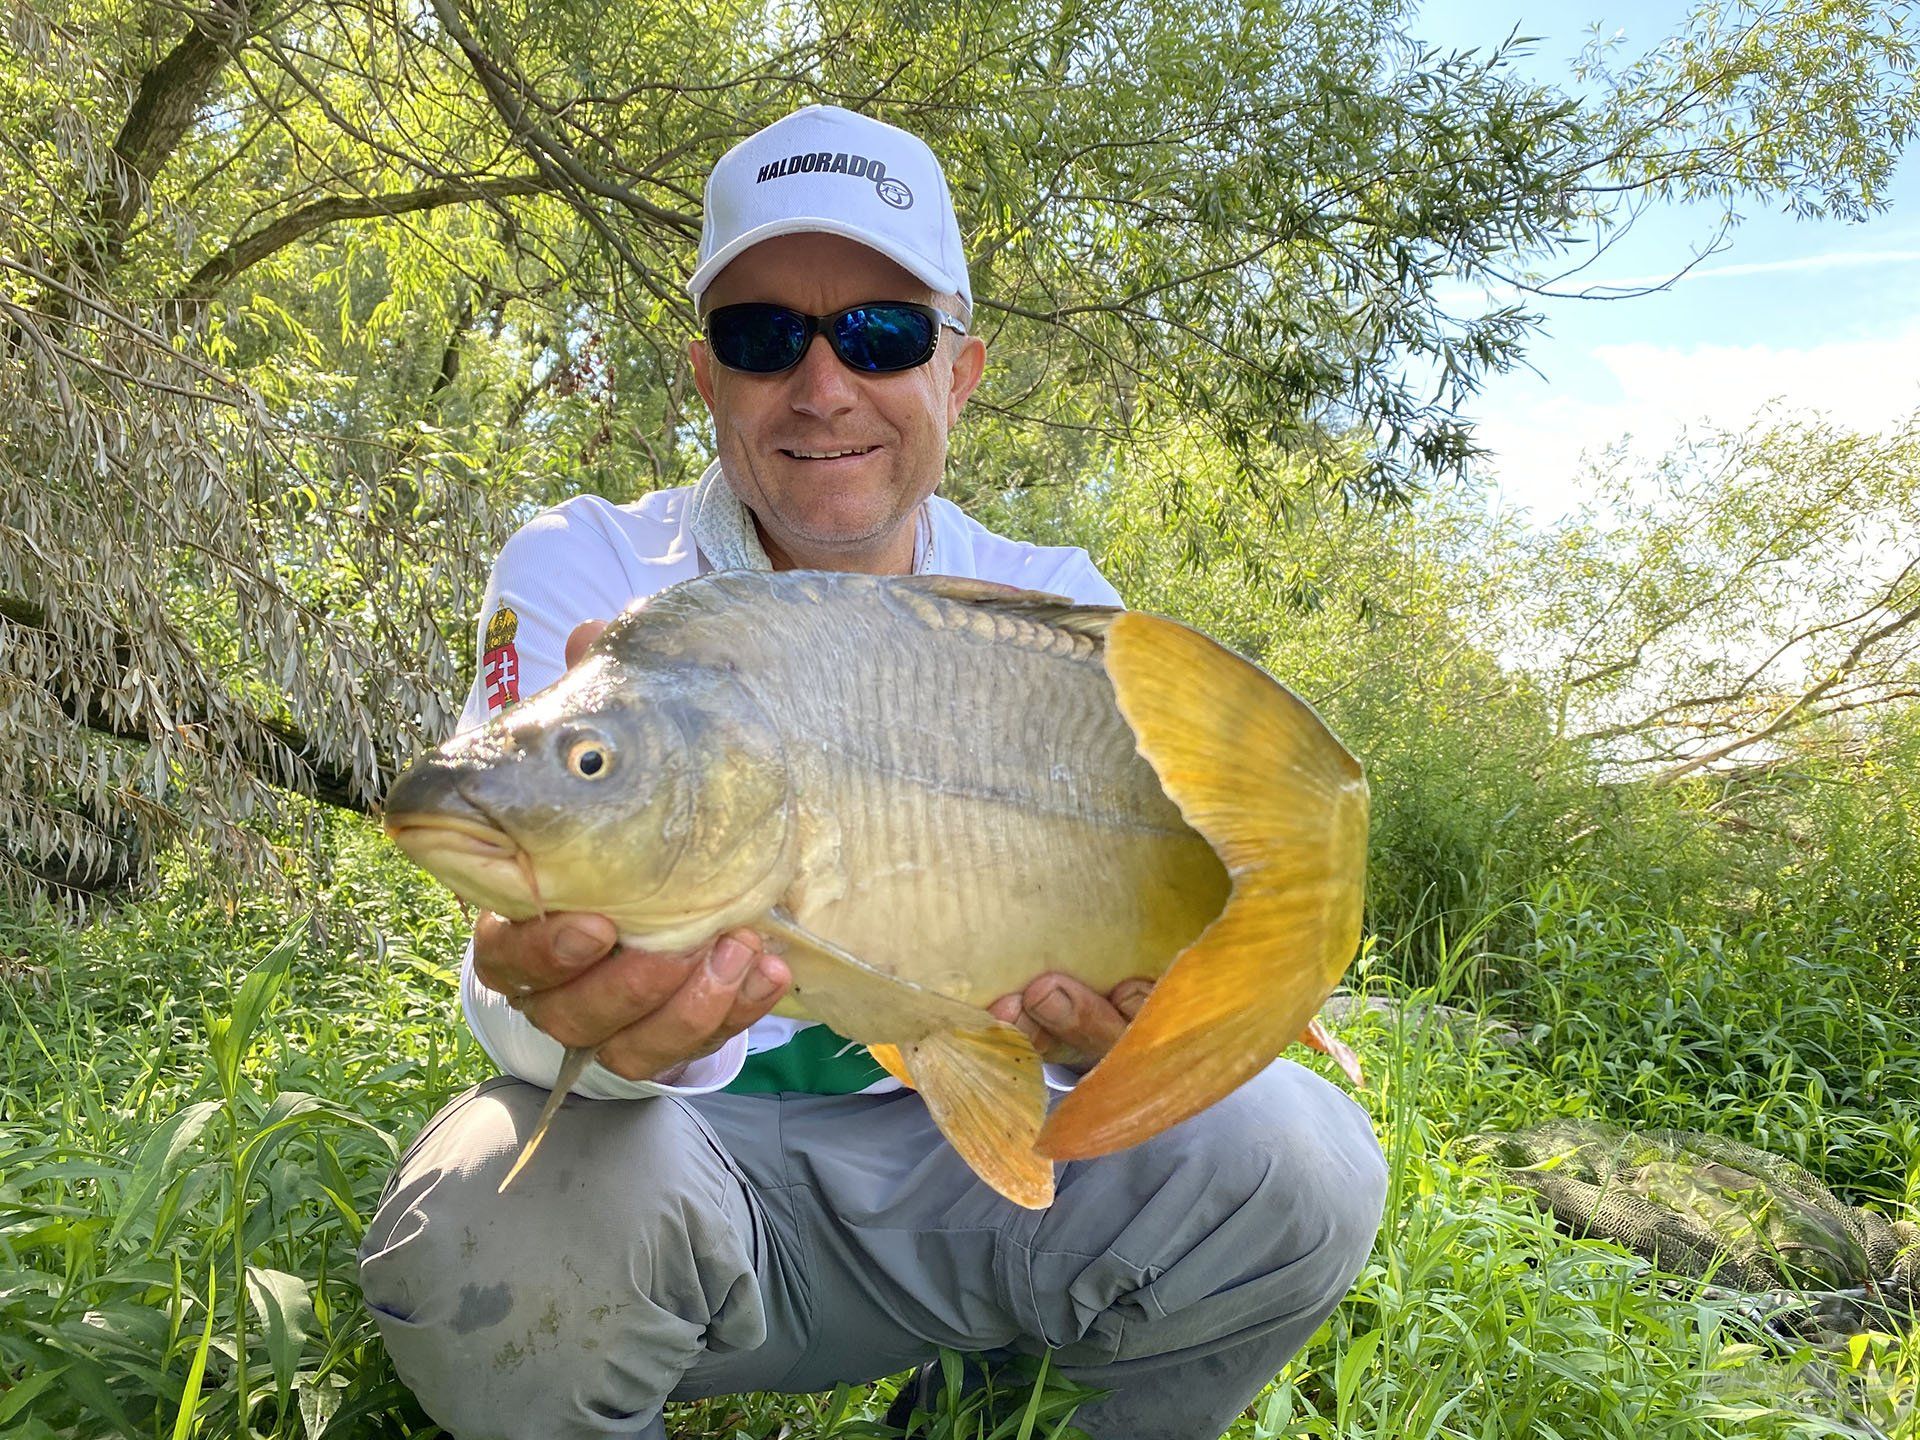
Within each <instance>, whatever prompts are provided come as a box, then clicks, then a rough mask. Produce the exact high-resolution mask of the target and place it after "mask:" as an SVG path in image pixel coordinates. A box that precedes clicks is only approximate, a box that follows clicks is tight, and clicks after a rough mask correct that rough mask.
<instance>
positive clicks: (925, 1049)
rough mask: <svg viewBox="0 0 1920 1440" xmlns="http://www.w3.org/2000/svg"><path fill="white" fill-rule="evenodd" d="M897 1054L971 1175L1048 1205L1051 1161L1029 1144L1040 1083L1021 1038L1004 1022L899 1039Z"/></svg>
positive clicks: (1030, 1202) (1040, 1103) (1022, 1200)
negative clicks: (987, 1027)
mask: <svg viewBox="0 0 1920 1440" xmlns="http://www.w3.org/2000/svg"><path fill="white" fill-rule="evenodd" d="M869 1048H877V1049H891V1048H892V1047H891V1046H879V1047H869ZM902 1052H904V1053H905V1056H906V1065H905V1066H904V1067H903V1068H905V1069H906V1070H908V1071H910V1072H911V1074H912V1076H913V1079H912V1081H911V1082H910V1083H911V1084H912V1085H913V1087H914V1088H915V1089H916V1090H918V1091H919V1092H920V1094H921V1096H922V1098H924V1099H925V1100H926V1102H927V1110H928V1111H929V1113H931V1114H932V1116H933V1123H934V1124H936V1125H938V1126H939V1127H940V1133H941V1134H942V1135H944V1136H946V1137H947V1143H948V1144H950V1145H952V1146H953V1148H954V1149H955V1150H957V1151H959V1152H960V1158H961V1159H962V1160H965V1161H966V1162H967V1164H969V1165H970V1166H972V1167H973V1172H974V1174H976V1175H978V1176H979V1177H980V1178H981V1179H982V1180H984V1181H986V1182H987V1184H989V1185H991V1186H992V1187H993V1188H994V1189H995V1190H997V1191H999V1192H1000V1193H1001V1194H1002V1195H1004V1196H1006V1197H1007V1199H1009V1200H1011V1201H1013V1203H1014V1204H1016V1205H1024V1206H1026V1207H1027V1208H1028V1209H1029V1210H1044V1209H1046V1208H1047V1206H1049V1205H1051V1204H1052V1203H1053V1165H1052V1163H1051V1162H1049V1161H1047V1160H1045V1159H1043V1158H1042V1157H1041V1156H1040V1155H1039V1154H1037V1153H1036V1152H1035V1151H1034V1148H1033V1145H1034V1141H1035V1139H1036V1138H1037V1137H1038V1136H1039V1134H1040V1123H1041V1121H1042V1120H1044V1119H1045V1118H1046V1113H1047V1084H1046V1080H1045V1078H1044V1076H1043V1075H1042V1072H1041V1068H1040V1056H1039V1054H1038V1053H1037V1052H1036V1051H1035V1050H1034V1048H1033V1045H1032V1043H1031V1042H1030V1041H1028V1039H1027V1037H1026V1036H1025V1035H1022V1034H1021V1033H1020V1032H1019V1031H1018V1030H1016V1029H1014V1028H1013V1026H1011V1025H997V1026H995V1027H994V1028H993V1029H991V1030H964V1031H961V1030H949V1031H946V1032H944V1033H942V1034H939V1035H929V1036H928V1037H927V1038H926V1039H924V1040H916V1041H914V1042H913V1043H912V1044H910V1045H903V1046H902V1047H900V1050H899V1051H896V1052H895V1055H896V1057H897V1056H898V1055H899V1054H900V1053H902ZM880 1063H881V1064H882V1065H886V1068H887V1069H889V1070H892V1069H893V1067H892V1066H891V1065H887V1062H886V1060H885V1059H882V1060H881V1061H880ZM895 1073H896V1074H898V1073H899V1072H895ZM899 1078H900V1079H902V1080H905V1079H906V1076H905V1075H900V1076H899Z"/></svg>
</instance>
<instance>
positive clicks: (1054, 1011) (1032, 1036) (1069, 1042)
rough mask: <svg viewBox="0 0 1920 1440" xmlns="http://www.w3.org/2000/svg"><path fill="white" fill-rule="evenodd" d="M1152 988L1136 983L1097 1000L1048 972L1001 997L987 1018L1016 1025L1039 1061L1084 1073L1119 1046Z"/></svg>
mask: <svg viewBox="0 0 1920 1440" xmlns="http://www.w3.org/2000/svg"><path fill="white" fill-rule="evenodd" d="M1152 989H1153V981H1151V980H1143V979H1139V978H1135V979H1132V980H1122V981H1121V982H1120V983H1119V984H1118V985H1116V986H1114V987H1113V989H1112V990H1111V991H1109V992H1108V993H1107V994H1105V995H1102V994H1100V993H1099V992H1098V991H1097V990H1091V989H1089V988H1088V987H1087V986H1085V985H1083V984H1081V983H1080V982H1079V981H1078V980H1076V979H1074V978H1073V977H1072V976H1071V975H1060V974H1055V973H1048V974H1045V975H1042V976H1040V977H1039V978H1038V979H1036V980H1034V981H1033V982H1032V983H1031V984H1029V985H1028V986H1027V988H1026V989H1025V990H1023V991H1021V992H1020V993H1019V994H1017V995H1002V996H1001V997H1000V998H999V999H998V1000H996V1001H994V1002H993V1003H992V1004H991V1005H989V1006H988V1007H987V1013H988V1014H989V1015H991V1016H993V1018H994V1019H996V1020H1004V1021H1006V1022H1007V1023H1008V1024H1009V1025H1017V1026H1019V1027H1020V1029H1021V1031H1022V1032H1023V1033H1024V1034H1025V1035H1026V1037H1027V1038H1028V1039H1029V1040H1031V1041H1032V1042H1033V1048H1034V1049H1036V1050H1038V1051H1039V1052H1040V1058H1041V1059H1042V1060H1045V1061H1046V1062H1048V1063H1049V1064H1052V1065H1065V1066H1066V1067H1067V1068H1068V1069H1070V1070H1080V1071H1086V1070H1090V1069H1092V1068H1093V1067H1094V1066H1095V1065H1096V1064H1098V1063H1099V1061H1100V1060H1101V1059H1102V1058H1103V1057H1104V1056H1105V1055H1106V1053H1107V1052H1108V1051H1109V1050H1111V1049H1112V1048H1113V1047H1114V1045H1115V1044H1116V1043H1118V1041H1119V1039H1120V1036H1121V1034H1122V1032H1124V1031H1125V1030H1126V1028H1127V1026H1128V1024H1130V1023H1131V1022H1132V1020H1133V1017H1134V1016H1135V1015H1137V1014H1139V1013H1140V1006H1141V1005H1142V1004H1143V1003H1145V1001H1146V998H1147V992H1148V991H1150V990H1152Z"/></svg>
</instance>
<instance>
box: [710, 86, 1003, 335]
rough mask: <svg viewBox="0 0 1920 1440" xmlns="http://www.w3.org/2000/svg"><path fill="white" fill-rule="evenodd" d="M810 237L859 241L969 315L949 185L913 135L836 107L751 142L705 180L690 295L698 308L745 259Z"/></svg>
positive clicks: (805, 114) (792, 119) (798, 115)
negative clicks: (752, 250)
mask: <svg viewBox="0 0 1920 1440" xmlns="http://www.w3.org/2000/svg"><path fill="white" fill-rule="evenodd" d="M805 231H821V232H824V233H826V234H828V235H844V236H846V237H847V239H849V240H857V241H859V242H860V243H861V244H862V245H866V246H869V247H871V248H872V249H875V250H878V251H879V252H880V253H881V254H882V255H885V256H886V257H887V258H888V259H890V260H892V261H894V262H895V263H897V264H899V265H901V266H903V267H904V268H905V269H907V270H910V271H911V272H912V273H913V274H914V275H915V276H917V277H918V278H919V279H921V280H924V281H925V282H926V283H927V285H928V286H929V287H930V288H932V289H933V290H935V291H937V292H940V293H942V294H944V293H948V292H952V293H954V294H957V295H958V296H959V297H960V298H961V299H962V300H964V301H966V303H967V310H968V312H969V313H971V312H972V310H973V287H972V285H971V283H970V282H969V281H968V279H967V257H966V256H965V255H964V254H963V253H962V252H961V248H960V221H959V219H958V218H957V217H956V216H955V215H954V213H953V196H952V194H951V193H950V192H949V191H948V189H947V177H946V176H945V175H944V174H942V173H941V170H940V162H939V161H938V160H936V159H935V158H934V154H933V151H932V150H930V149H928V148H927V142H926V141H924V140H922V139H921V138H920V137H919V136H917V135H909V134H908V133H907V132H906V131H905V130H901V129H899V128H898V127H896V126H893V125H888V124H886V123H885V122H884V121H880V120H874V119H871V118H869V117H868V116H865V115H856V114H855V113H854V112H853V111H851V110H843V109H841V108H840V107H839V106H838V105H809V106H807V107H806V108H805V109H803V110H796V111H794V112H793V114H791V115H789V116H787V117H786V118H785V119H783V120H776V121H774V122H773V124H771V125H769V126H767V127H766V128H765V129H764V130H758V131H756V132H754V133H753V134H752V135H749V136H748V137H747V138H746V139H744V140H742V141H741V142H740V143H739V144H738V145H736V146H734V147H733V148H732V149H731V150H729V151H727V153H726V154H724V155H722V156H721V157H720V160H719V163H718V164H716V165H715V166H714V167H713V174H712V175H710V176H708V177H707V206H706V216H705V219H704V221H703V223H702V225H701V227H700V262H699V265H698V267H697V268H696V269H695V270H694V272H693V278H692V279H691V280H689V281H688V282H687V292H688V293H689V294H691V295H692V296H693V298H694V299H695V300H696V301H697V300H698V299H699V298H700V296H701V294H702V292H704V291H705V290H706V288H707V286H709V285H711V284H712V283H713V277H714V276H716V275H718V274H719V273H720V272H721V271H722V270H724V269H725V268H726V267H727V265H728V264H729V263H730V262H731V261H732V260H733V258H734V257H735V256H736V255H738V254H739V253H740V252H741V251H743V250H745V249H747V248H748V247H749V246H752V245H758V244H759V243H760V242H761V241H762V240H771V239H772V238H773V237H774V236H776V235H795V234H799V233H802V232H805Z"/></svg>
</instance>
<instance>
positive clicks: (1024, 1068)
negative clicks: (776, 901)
mask: <svg viewBox="0 0 1920 1440" xmlns="http://www.w3.org/2000/svg"><path fill="white" fill-rule="evenodd" d="M758 926H759V929H760V931H761V932H762V933H763V934H765V935H766V936H767V937H768V938H769V939H773V940H777V941H779V942H780V944H781V946H782V950H781V958H782V959H784V960H785V961H786V963H787V968H788V969H789V970H790V971H792V972H793V981H794V984H793V998H794V999H795V1000H796V1001H797V1002H798V1008H800V1009H802V1010H804V1011H806V1012H807V1013H808V1014H809V1015H811V1016H812V1017H813V1018H814V1019H816V1020H818V1021H820V1022H821V1023H823V1024H825V1025H827V1026H829V1027H831V1028H832V1029H833V1030H834V1031H836V1032H837V1033H839V1034H841V1035H844V1036H846V1037H847V1039H849V1040H857V1041H859V1042H860V1043H861V1044H863V1045H865V1046H866V1047H867V1049H868V1050H870V1051H871V1052H872V1053H873V1058H874V1059H876V1060H878V1061H879V1062H880V1065H881V1067H882V1068H883V1069H885V1070H886V1071H887V1072H888V1073H889V1074H891V1075H892V1076H893V1077H894V1078H895V1079H897V1080H899V1081H900V1082H901V1083H903V1084H906V1085H911V1086H912V1087H913V1088H914V1089H916V1090H918V1091H919V1092H920V1096H921V1098H922V1099H923V1100H925V1101H926V1103H927V1111H928V1113H929V1114H931V1115H932V1116H933V1123H934V1124H935V1125H937V1126H938V1127H939V1128H940V1133H941V1134H942V1135H944V1136H946V1138H947V1143H948V1144H950V1145H952V1146H953V1148H954V1149H955V1150H956V1151H957V1152H959V1155H960V1158H961V1159H963V1160H965V1161H966V1162H967V1164H968V1165H969V1166H971V1167H972V1169H973V1172H974V1173H975V1174H976V1175H978V1176H979V1177H980V1178H981V1179H982V1180H984V1181H985V1182H986V1183H987V1184H988V1185H991V1186H992V1187H993V1188H994V1189H995V1190H996V1191H998V1192H999V1193H1000V1194H1002V1195H1004V1196H1006V1197H1007V1199H1009V1200H1011V1201H1013V1203H1014V1204H1016V1205H1024V1206H1026V1207H1027V1208H1028V1209H1032V1210H1043V1209H1045V1208H1046V1207H1047V1206H1048V1205H1050V1204H1052V1203H1053V1166H1052V1164H1051V1163H1050V1162H1049V1161H1047V1160H1045V1159H1044V1158H1042V1157H1041V1156H1040V1155H1039V1154H1037V1153H1036V1152H1035V1151H1034V1148H1033V1146H1034V1141H1035V1139H1036V1138H1038V1136H1039V1134H1040V1127H1041V1125H1042V1123H1043V1122H1044V1121H1045V1120H1046V1115H1047V1082H1046V1079H1045V1076H1044V1073H1043V1071H1042V1068H1041V1064H1040V1056H1039V1054H1038V1052H1036V1051H1035V1050H1034V1048H1033V1043H1032V1042H1031V1041H1030V1040H1028V1039H1027V1037H1026V1036H1025V1035H1023V1034H1021V1033H1020V1031H1019V1030H1018V1029H1016V1028H1015V1027H1014V1026H1012V1025H1008V1024H1005V1023H1003V1022H1002V1021H999V1020H996V1019H994V1018H993V1016H991V1015H989V1014H988V1013H987V1012H986V1011H985V1010H982V1009H981V1008H980V1007H979V1006H977V1005H969V1004H967V1003H966V1002H965V1001H963V1000H955V999H954V998H953V997H952V996H950V995H942V994H940V993H939V992H938V991H935V990H928V989H926V988H925V987H923V986H920V985H915V984H914V983H913V982H912V981H910V980H903V979H901V978H900V977H899V976H897V975H889V974H887V973H886V972H885V971H883V970H878V969H875V968H874V967H873V966H871V965H868V964H866V963H865V962H863V961H861V960H860V959H858V958H857V957H855V956H853V955H850V954H848V953H847V952H846V951H845V950H843V949H841V948H840V947H839V946H838V945H835V944H834V943H833V942H832V941H831V940H828V939H826V938H824V937H823V936H819V935H815V934H814V933H813V932H812V931H810V930H808V929H807V928H806V927H805V926H803V925H801V924H800V923H799V922H797V921H796V920H794V918H793V917H792V916H791V915H788V914H786V913H785V912H784V911H780V910H775V911H773V912H771V913H770V914H769V915H767V916H766V918H765V919H763V920H761V921H760V922H758Z"/></svg>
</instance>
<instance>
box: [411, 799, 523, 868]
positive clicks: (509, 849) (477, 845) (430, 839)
mask: <svg viewBox="0 0 1920 1440" xmlns="http://www.w3.org/2000/svg"><path fill="white" fill-rule="evenodd" d="M383 823H384V824H385V826H386V831H387V837H388V838H389V839H391V840H392V841H393V842H394V844H396V845H398V846H399V847H400V848H401V849H403V850H405V851H406V852H407V853H408V854H409V855H411V854H413V852H414V850H415V849H416V848H420V849H426V850H434V851H448V852H452V853H457V854H466V855H473V856H477V857H480V858H483V859H512V858H513V857H515V856H517V855H518V854H519V853H520V847H519V845H518V844H516V843H515V842H514V839H513V837H512V836H510V835H508V834H507V832H506V831H504V830H502V829H501V828H500V827H499V826H497V825H489V824H487V823H486V822H484V821H480V820H469V819H466V818H465V817H463V816H458V815H439V814H434V813H432V812H422V811H418V810H416V811H412V812H410V813H408V814H402V815H389V816H387V817H386V818H385V820H384V822H383Z"/></svg>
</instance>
